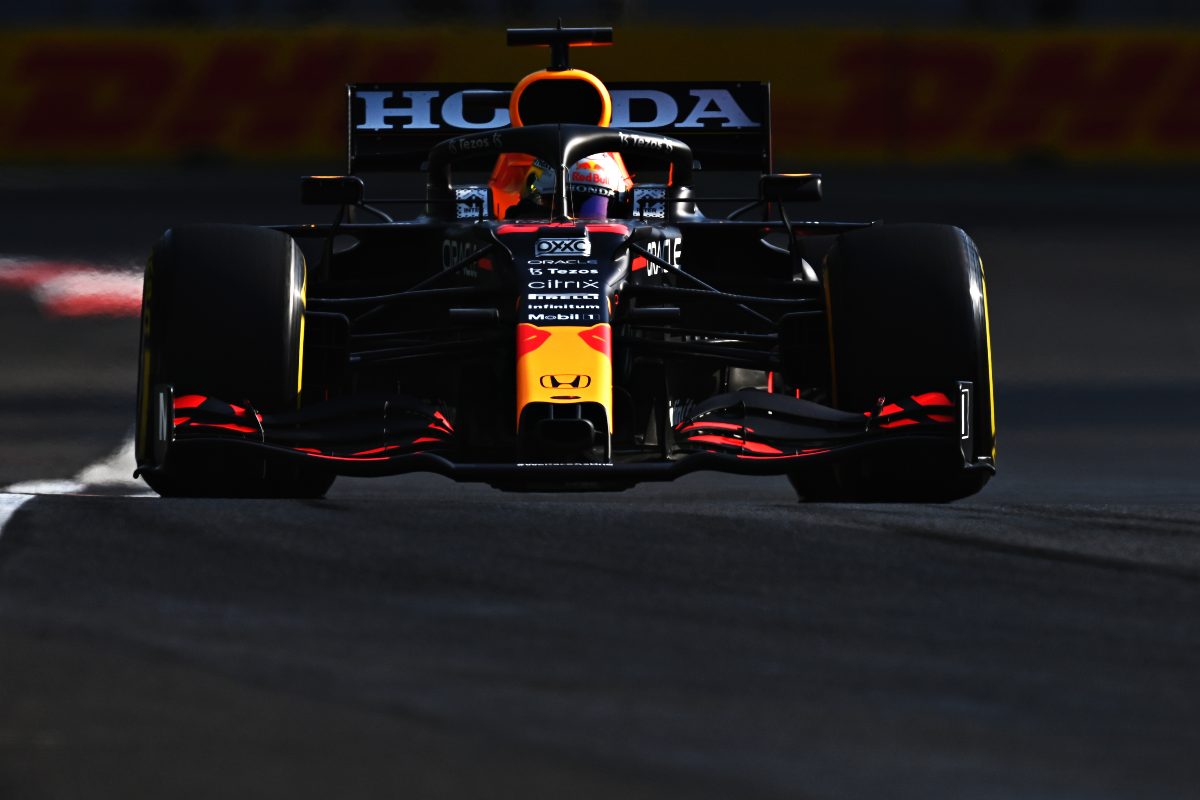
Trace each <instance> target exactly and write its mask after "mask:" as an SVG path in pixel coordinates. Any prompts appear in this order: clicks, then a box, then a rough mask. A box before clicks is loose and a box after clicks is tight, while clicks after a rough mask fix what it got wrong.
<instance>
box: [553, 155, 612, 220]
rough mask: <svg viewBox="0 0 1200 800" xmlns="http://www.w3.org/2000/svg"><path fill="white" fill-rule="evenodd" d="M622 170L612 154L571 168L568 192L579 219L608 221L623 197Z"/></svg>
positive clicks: (591, 157)
mask: <svg viewBox="0 0 1200 800" xmlns="http://www.w3.org/2000/svg"><path fill="white" fill-rule="evenodd" d="M621 176H622V170H621V168H620V166H619V165H618V164H617V161H616V159H615V158H613V157H612V155H611V154H609V153H597V154H596V155H593V156H588V157H587V158H583V159H580V160H579V161H576V162H575V163H574V164H573V165H571V171H570V173H569V174H568V175H567V192H568V194H569V196H570V200H571V209H572V216H573V217H575V218H576V219H605V218H607V217H609V216H610V215H611V214H612V213H613V210H614V208H613V207H615V206H616V204H617V203H618V202H619V201H620V199H621V197H622V195H623V194H624V189H625V186H624V185H623V184H624V182H623V181H622V179H621Z"/></svg>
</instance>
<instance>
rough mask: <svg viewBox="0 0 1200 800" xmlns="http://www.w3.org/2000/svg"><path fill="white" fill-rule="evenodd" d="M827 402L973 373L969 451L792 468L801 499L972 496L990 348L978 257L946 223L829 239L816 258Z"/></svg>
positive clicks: (983, 441)
mask: <svg viewBox="0 0 1200 800" xmlns="http://www.w3.org/2000/svg"><path fill="white" fill-rule="evenodd" d="M823 272H824V275H823V280H824V286H825V292H826V303H827V308H826V310H827V313H828V323H829V333H830V360H831V369H832V379H833V380H832V384H833V393H834V405H835V406H836V407H837V408H840V409H843V410H846V411H854V412H861V411H868V410H870V409H871V408H873V407H874V406H875V404H876V402H877V401H878V398H879V397H881V396H882V397H890V398H901V397H908V396H910V395H913V394H917V393H922V392H930V391H941V392H944V393H946V395H947V396H948V397H950V398H955V397H957V393H958V382H959V381H971V382H972V383H973V385H974V393H973V394H974V398H973V400H974V402H973V406H974V407H973V409H972V419H971V425H972V428H973V431H974V452H973V453H971V454H969V457H970V461H971V463H972V464H973V465H976V464H977V465H978V467H977V468H967V467H965V466H964V464H963V458H962V456H961V455H960V454H959V453H958V452H957V450H956V449H955V448H952V447H950V448H943V449H933V450H931V452H930V453H929V454H928V455H912V454H907V453H906V454H904V455H902V456H893V457H889V456H886V455H884V456H873V457H865V458H862V459H857V460H855V461H852V462H847V463H843V464H839V465H837V466H836V467H835V468H833V469H832V470H829V471H826V472H824V473H821V474H809V475H800V474H797V475H794V476H792V483H793V485H794V486H795V487H796V490H797V492H798V493H799V494H800V495H801V497H802V499H805V500H851V501H894V502H948V501H951V500H957V499H959V498H962V497H966V496H968V495H971V494H974V493H976V492H978V491H979V490H980V489H982V488H983V486H984V484H985V483H987V480H988V478H989V477H990V476H991V470H990V469H988V467H989V466H990V464H991V462H992V459H993V458H994V456H995V426H994V421H993V420H994V417H993V413H992V402H993V400H992V369H991V346H990V340H989V331H988V316H987V289H986V286H985V283H984V275H983V263H982V261H981V260H980V258H979V253H978V251H977V250H976V248H975V244H974V242H972V241H971V239H970V237H968V236H967V235H966V233H964V232H963V231H962V230H960V229H958V228H954V227H951V226H947V225H888V226H884V225H880V226H876V227H871V228H866V229H863V230H859V231H853V232H850V233H846V234H843V235H842V236H839V237H838V240H837V242H836V243H835V244H834V246H833V247H832V248H831V250H830V251H829V254H828V256H827V257H826V259H825V264H824V269H823Z"/></svg>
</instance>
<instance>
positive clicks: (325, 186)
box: [300, 175, 363, 206]
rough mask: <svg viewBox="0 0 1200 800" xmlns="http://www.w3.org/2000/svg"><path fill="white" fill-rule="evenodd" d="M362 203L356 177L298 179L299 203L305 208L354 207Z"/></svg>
mask: <svg viewBox="0 0 1200 800" xmlns="http://www.w3.org/2000/svg"><path fill="white" fill-rule="evenodd" d="M362 201H363V182H362V178H360V177H358V176H357V175H308V176H306V177H303V178H301V179H300V202H301V203H303V204H304V205H306V206H356V205H359V204H360V203H362Z"/></svg>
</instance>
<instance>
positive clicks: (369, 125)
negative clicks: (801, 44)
mask: <svg viewBox="0 0 1200 800" xmlns="http://www.w3.org/2000/svg"><path fill="white" fill-rule="evenodd" d="M511 89H512V86H511V84H501V83H436V84H434V83H410V84H398V83H357V84H350V85H348V86H347V87H346V98H347V120H348V137H347V139H348V153H347V157H348V169H349V174H351V175H354V174H359V173H361V172H413V171H417V170H420V169H422V167H423V166H424V164H425V162H426V161H427V159H428V155H429V151H430V149H432V148H433V146H434V145H436V144H437V143H438V142H441V141H444V140H446V139H449V138H451V137H454V136H460V135H463V134H467V133H480V132H483V131H489V130H496V129H499V128H504V127H507V126H508V125H509V121H510V120H509V113H508V101H509V96H510V92H511ZM608 90H609V93H610V94H611V95H612V109H613V113H612V127H613V128H628V129H631V130H645V131H651V132H653V133H659V134H664V135H666V136H672V137H674V138H676V139H681V140H682V141H684V142H686V143H687V144H688V146H690V147H691V148H692V153H693V154H694V156H695V159H696V161H697V163H698V166H699V167H700V168H701V169H705V170H728V171H754V172H761V173H769V172H771V86H770V84H769V83H757V82H746V81H725V82H703V83H691V82H688V83H683V82H673V83H649V82H635V83H612V84H608Z"/></svg>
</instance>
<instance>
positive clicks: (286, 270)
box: [137, 26, 995, 501]
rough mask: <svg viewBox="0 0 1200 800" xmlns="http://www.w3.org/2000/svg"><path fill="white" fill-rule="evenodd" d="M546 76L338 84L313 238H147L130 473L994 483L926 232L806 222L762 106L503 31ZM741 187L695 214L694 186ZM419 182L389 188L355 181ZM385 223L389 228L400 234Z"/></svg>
mask: <svg viewBox="0 0 1200 800" xmlns="http://www.w3.org/2000/svg"><path fill="white" fill-rule="evenodd" d="M508 37H509V43H510V44H513V45H536V46H543V47H548V48H549V50H550V56H551V63H550V66H549V68H548V69H545V70H540V71H537V72H534V73H532V74H531V75H528V76H526V77H525V78H524V79H522V80H521V81H520V82H518V83H517V84H516V85H515V87H510V86H505V85H501V84H492V83H485V84H478V85H475V84H472V85H463V84H434V85H430V84H420V85H399V84H354V85H351V86H349V87H347V101H348V129H349V135H348V164H347V171H346V174H345V175H339V176H313V177H307V178H304V179H302V186H301V194H302V198H303V200H304V201H305V202H306V203H310V204H314V205H326V206H329V207H331V210H332V212H331V213H332V216H333V220H332V222H328V223H324V224H296V225H282V226H272V227H252V226H233V225H199V226H185V227H178V228H174V229H171V230H169V231H167V232H166V233H165V234H164V235H163V237H162V238H161V239H160V241H159V242H158V243H157V244H156V245H155V247H154V249H153V252H152V254H151V257H150V259H149V261H148V263H147V267H146V275H145V284H144V295H143V311H142V332H141V350H140V359H139V374H138V412H137V414H138V419H137V458H138V474H140V475H141V476H142V477H143V478H144V479H145V480H146V482H147V483H148V484H149V485H150V486H151V487H152V488H153V489H154V490H155V491H157V492H158V493H159V494H162V495H167V496H179V495H182V496H266V497H288V496H292V497H312V496H320V495H322V494H324V493H325V491H326V490H327V489H328V488H329V486H330V485H331V483H332V482H333V480H334V479H335V478H336V476H338V475H355V476H369V475H392V474H398V473H405V472H413V471H429V472H435V473H440V474H442V475H446V476H449V477H451V478H454V479H456V480H461V481H484V482H487V483H490V484H492V485H494V486H497V487H500V488H503V489H510V490H537V491H554V490H585V489H622V488H626V487H629V486H632V485H635V484H637V483H639V482H643V481H662V480H671V479H673V478H676V477H678V476H680V475H683V474H686V473H689V472H692V471H695V470H719V471H726V472H735V473H746V474H761V475H786V476H788V478H789V479H790V480H791V482H792V484H793V485H794V486H795V488H796V491H797V493H798V494H799V496H800V497H801V498H802V499H805V500H856V501H873V500H892V501H949V500H954V499H957V498H961V497H964V496H967V495H970V494H973V493H975V492H977V491H979V490H980V489H981V488H982V487H983V486H984V484H985V483H986V482H987V480H988V478H989V477H990V476H991V475H992V474H993V473H994V471H995V469H994V458H995V424H994V416H993V392H992V374H991V354H990V344H989V330H988V315H987V292H986V288H985V284H984V274H983V267H982V263H981V260H980V257H979V254H978V252H977V251H976V248H975V245H974V244H973V243H972V241H971V239H970V238H969V237H968V236H967V235H966V234H965V233H964V232H963V231H961V230H959V229H957V228H954V227H950V226H943V225H883V224H872V223H857V222H831V221H812V220H810V219H808V218H807V217H798V216H797V215H796V213H797V212H796V211H795V209H796V207H797V205H798V204H802V203H809V202H811V201H816V200H819V199H820V196H821V177H820V176H819V175H817V174H809V173H806V174H777V173H773V172H772V170H771V147H770V122H769V121H770V102H769V98H770V92H769V85H768V84H765V83H755V82H720V83H699V84H689V83H622V84H617V83H614V84H612V85H606V84H604V83H603V82H601V81H600V80H599V79H598V78H597V77H596V76H594V75H592V74H590V73H588V72H585V71H583V70H579V69H573V68H571V67H570V65H569V55H570V52H571V47H572V46H575V45H581V44H605V43H609V42H611V41H612V31H611V29H605V28H566V29H564V28H562V27H561V26H560V27H558V28H549V29H512V30H509V32H508ZM728 171H733V172H741V173H746V172H750V173H753V174H755V175H757V181H756V186H755V190H754V191H753V196H750V197H746V198H743V199H744V200H745V202H744V203H742V204H741V205H740V206H739V207H738V208H736V209H735V210H732V211H730V212H729V213H726V214H724V215H722V216H720V217H716V216H707V215H706V214H705V213H704V212H703V211H702V208H705V207H707V208H715V207H717V206H718V205H720V204H725V205H728V204H729V203H730V202H731V201H732V200H733V198H730V197H727V196H712V195H706V194H705V193H704V192H703V191H702V190H701V189H700V188H698V187H700V186H701V185H702V181H701V178H702V177H703V176H704V175H707V174H710V173H716V174H720V173H724V172H728ZM414 173H420V174H423V175H424V176H425V187H424V191H423V192H419V193H415V194H414V196H409V197H404V196H388V195H387V193H386V192H384V193H383V194H379V193H377V192H375V190H374V188H373V189H372V191H373V194H372V195H371V196H368V195H367V192H366V188H365V187H366V186H372V187H376V186H380V187H383V186H388V185H389V182H390V180H391V179H392V178H394V177H396V176H402V175H404V174H414ZM398 210H400V211H403V210H409V211H410V212H412V213H411V218H407V219H397V218H396V217H397V216H399V213H398Z"/></svg>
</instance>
